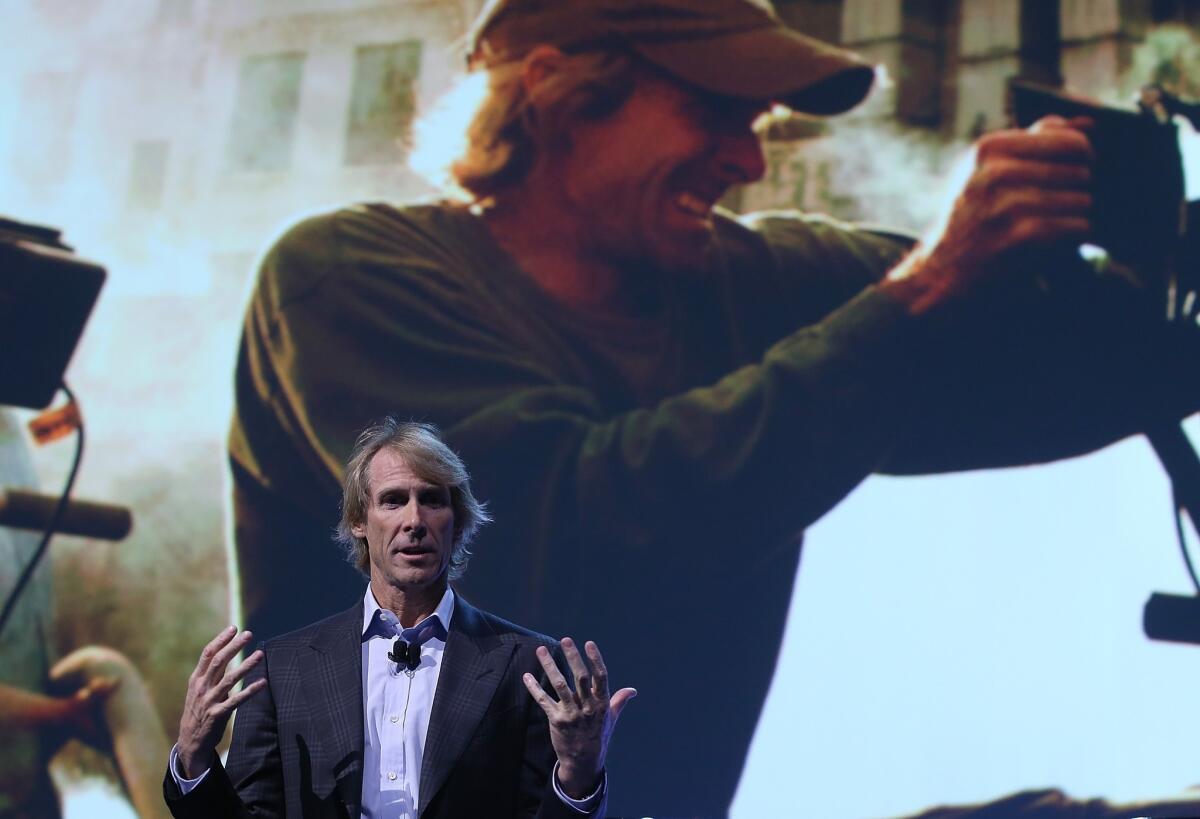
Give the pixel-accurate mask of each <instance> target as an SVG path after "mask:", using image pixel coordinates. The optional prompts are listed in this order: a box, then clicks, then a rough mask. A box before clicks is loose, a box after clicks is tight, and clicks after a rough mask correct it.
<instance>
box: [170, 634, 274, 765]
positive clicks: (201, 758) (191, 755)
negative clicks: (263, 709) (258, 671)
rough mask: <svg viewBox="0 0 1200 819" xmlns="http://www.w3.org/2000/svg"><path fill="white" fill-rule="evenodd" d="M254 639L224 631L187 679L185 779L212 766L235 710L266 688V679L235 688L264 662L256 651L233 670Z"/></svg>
mask: <svg viewBox="0 0 1200 819" xmlns="http://www.w3.org/2000/svg"><path fill="white" fill-rule="evenodd" d="M251 639H253V635H251V634H250V632H248V631H243V632H241V633H239V632H238V630H237V628H236V627H235V626H230V627H229V628H227V629H225V630H224V631H222V632H221V633H220V634H218V635H217V636H216V637H214V638H213V640H212V642H210V643H209V644H208V645H206V646H205V647H204V651H202V652H201V653H200V662H198V663H197V664H196V670H195V671H193V672H192V676H191V677H189V678H188V692H187V700H185V701H184V704H183V716H182V717H180V719H179V740H178V741H177V743H176V748H177V749H178V753H179V767H180V768H181V769H182V770H180V771H179V773H181V774H182V775H183V776H184V778H185V779H194V778H196V777H197V776H199V775H200V774H202V773H204V772H205V771H206V770H208V769H209V767H211V765H212V759H213V754H214V753H216V750H217V743H219V742H220V741H221V736H222V735H223V734H224V733H225V726H226V725H227V724H228V723H229V717H230V715H232V714H233V712H234V710H235V709H236V708H237V707H238V706H239V705H241V704H242V703H243V702H245V701H246V700H247V699H249V698H250V697H252V696H254V695H255V694H257V693H258V692H259V691H261V690H262V689H263V688H264V687H265V686H266V684H267V681H266V679H265V678H263V679H258V680H255V681H254V682H252V683H250V685H247V686H245V687H244V688H242V689H241V690H240V691H234V690H233V688H234V686H235V685H237V684H238V683H239V682H240V681H241V680H243V679H244V678H245V677H246V675H247V674H248V673H250V670H251V669H253V668H254V666H256V665H258V664H259V663H260V662H262V659H263V653H262V651H255V652H254V653H253V654H251V655H250V656H249V657H247V658H246V659H245V660H243V661H242V662H240V663H238V664H237V665H236V666H234V667H233V668H226V666H228V665H229V662H230V660H232V659H233V658H234V657H235V656H237V654H238V652H239V651H241V650H242V649H243V648H245V647H246V645H248V644H249V643H250V641H251Z"/></svg>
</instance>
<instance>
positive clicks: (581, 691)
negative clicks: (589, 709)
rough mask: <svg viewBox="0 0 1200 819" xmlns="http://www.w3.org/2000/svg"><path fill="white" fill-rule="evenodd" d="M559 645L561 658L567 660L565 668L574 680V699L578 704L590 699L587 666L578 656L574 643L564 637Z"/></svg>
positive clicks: (590, 681) (590, 687)
mask: <svg viewBox="0 0 1200 819" xmlns="http://www.w3.org/2000/svg"><path fill="white" fill-rule="evenodd" d="M560 645H561V646H562V650H563V656H565V657H566V658H567V667H568V668H570V669H571V676H572V677H574V678H575V699H576V700H577V701H580V702H582V701H583V700H584V699H590V698H591V696H592V679H591V675H590V674H589V673H588V668H587V664H586V663H585V662H584V661H583V657H582V656H580V654H579V649H578V648H576V646H575V641H574V640H572V639H571V638H570V637H564V638H562V640H561V641H560Z"/></svg>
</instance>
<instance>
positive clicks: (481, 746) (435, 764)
mask: <svg viewBox="0 0 1200 819" xmlns="http://www.w3.org/2000/svg"><path fill="white" fill-rule="evenodd" d="M488 519H489V518H488V515H487V512H486V511H485V509H484V508H483V505H482V504H480V503H479V502H478V501H476V499H475V498H474V496H473V495H472V493H471V489H470V483H469V479H468V475H467V471H466V468H465V466H464V465H463V463H462V461H461V460H460V459H459V458H458V456H457V455H455V454H454V453H453V452H452V451H451V450H450V449H449V448H448V447H446V445H445V444H444V443H442V441H441V440H440V439H439V438H438V437H437V434H436V431H435V430H434V429H433V428H432V427H429V426H426V425H422V424H415V423H407V424H404V423H398V422H397V421H395V420H394V419H391V418H389V419H385V421H383V422H382V423H380V424H378V425H376V426H373V427H371V428H369V429H367V430H366V431H365V432H364V433H363V434H362V435H361V436H360V437H359V440H358V443H357V444H356V446H355V448H354V452H353V454H352V455H351V458H350V461H349V463H348V464H347V466H346V478H345V484H344V495H343V511H342V521H341V524H340V525H339V530H338V533H339V539H340V540H341V541H342V542H343V543H344V544H345V545H346V547H347V550H348V553H349V556H350V558H351V560H352V562H354V563H355V565H356V566H357V567H358V568H359V569H360V570H361V571H363V572H364V574H366V575H367V576H368V577H369V579H370V583H369V585H368V588H367V590H366V593H365V594H364V597H363V600H362V601H361V602H359V603H357V604H355V606H354V607H352V608H351V609H349V610H347V611H345V612H342V613H341V614H338V615H335V616H333V617H330V618H328V619H326V620H323V621H321V622H319V623H316V624H314V625H311V626H308V627H306V628H303V629H300V630H299V631H296V632H292V633H291V634H287V635H284V636H282V637H279V638H277V639H274V640H270V641H268V642H267V643H266V644H265V645H264V646H262V647H261V648H260V649H259V650H257V651H255V652H254V653H252V654H251V655H250V656H249V657H247V658H246V659H245V660H244V661H242V662H241V663H239V664H237V665H234V666H232V667H229V664H230V662H231V661H232V660H233V659H234V657H235V656H236V655H237V654H238V652H240V651H241V650H242V649H243V648H244V647H245V646H247V645H248V644H249V642H250V640H251V635H250V633H249V632H245V631H243V632H240V633H239V632H238V631H237V630H236V629H235V628H233V627H230V628H228V629H226V630H225V631H224V632H222V633H221V634H219V635H218V636H217V637H216V638H214V640H213V641H212V642H211V643H209V645H208V646H206V647H205V649H204V651H203V653H202V654H201V658H200V662H199V663H198V665H197V666H196V670H195V672H194V673H193V674H192V676H191V678H190V680H189V684H188V695H187V701H186V703H185V706H184V713H183V717H182V719H181V720H180V729H179V740H178V742H177V743H176V746H175V748H174V749H173V750H172V753H171V761H170V766H169V770H168V773H167V776H166V778H165V780H164V792H165V796H166V799H167V803H168V805H169V806H170V808H171V811H172V813H173V814H174V815H175V816H176V817H181V818H182V817H212V816H255V817H259V816H264V817H276V816H285V815H286V816H289V817H297V816H301V817H347V818H348V819H353V818H354V817H363V818H364V819H366V817H370V819H377V818H378V817H386V818H387V819H399V818H400V817H418V816H419V817H422V819H433V818H434V817H474V816H487V817H509V816H512V817H516V816H538V817H545V818H546V819H551V817H564V818H565V817H579V816H597V815H600V814H601V813H602V812H603V807H604V803H605V799H606V795H607V793H606V792H607V787H606V781H605V777H604V758H605V754H606V752H607V746H608V741H609V739H610V737H611V735H612V731H613V728H614V726H615V724H616V721H617V717H618V716H619V714H620V712H621V710H622V708H623V707H624V706H625V704H626V703H627V702H628V700H629V699H630V698H631V697H632V696H634V695H635V694H636V692H635V691H634V690H633V689H631V688H625V689H622V690H620V691H618V692H617V693H616V694H614V695H613V696H612V697H611V699H610V698H609V694H608V680H607V671H606V669H605V666H604V662H603V659H602V658H601V656H600V652H599V649H598V648H597V646H596V645H595V643H590V642H589V643H587V644H586V646H585V651H586V654H587V661H585V660H584V658H583V657H582V656H581V654H580V652H579V650H578V648H577V647H576V646H575V644H574V643H573V642H572V641H571V640H569V639H564V640H563V641H562V648H561V652H559V650H558V648H557V645H556V644H555V642H554V641H553V640H551V639H550V638H548V637H545V636H543V635H539V634H535V633H533V632H531V631H528V630H526V629H523V628H521V627H519V626H516V625H513V624H512V623H508V622H506V621H504V620H501V619H500V618H498V617H495V616H493V615H491V614H488V613H486V612H483V611H480V610H479V609H476V608H475V607H473V606H471V605H470V604H469V603H467V602H466V601H465V600H463V599H462V598H460V597H457V596H456V595H455V593H454V592H453V590H452V589H450V586H449V581H450V580H451V579H453V578H456V577H458V576H460V575H461V574H462V572H463V570H464V569H465V567H466V563H467V560H468V559H469V557H470V552H469V551H468V549H467V546H468V544H469V543H470V541H471V539H472V537H473V536H474V535H475V533H476V531H477V530H478V528H479V527H480V526H481V525H482V524H484V523H486V522H487V521H488ZM393 641H394V642H393ZM552 651H553V653H552ZM556 657H557V658H558V659H560V660H562V661H564V662H565V664H566V666H567V668H569V670H570V672H569V673H570V676H571V677H572V678H573V682H574V684H573V685H571V684H570V683H568V681H567V679H566V678H565V677H564V676H563V673H562V672H561V671H560V669H559V666H558V664H557V663H556V661H555V660H556ZM589 666H590V667H589ZM241 680H245V684H244V685H243V687H242V688H241V689H240V690H239V691H234V690H233V689H234V687H235V686H236V685H237V683H238V682H239V681H241ZM544 682H549V684H550V686H552V687H553V689H554V691H555V693H556V695H557V698H555V697H552V696H550V695H549V694H548V693H547V692H546V691H545V690H544V689H543V687H542V685H543V683H544ZM239 706H240V715H239V718H238V720H237V722H236V724H235V726H234V735H233V744H232V747H231V748H230V752H229V759H228V764H227V767H226V766H222V764H221V762H220V760H219V759H218V758H217V756H216V753H215V751H216V746H217V743H218V741H219V740H220V737H221V735H222V733H223V731H224V728H225V725H226V723H227V721H228V719H229V716H230V714H232V712H233V711H234V709H238V708H239Z"/></svg>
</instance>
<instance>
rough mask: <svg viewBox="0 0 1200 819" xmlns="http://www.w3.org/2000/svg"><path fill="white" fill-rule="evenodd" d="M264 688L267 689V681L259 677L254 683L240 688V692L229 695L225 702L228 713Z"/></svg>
mask: <svg viewBox="0 0 1200 819" xmlns="http://www.w3.org/2000/svg"><path fill="white" fill-rule="evenodd" d="M266 687H267V680H266V678H265V677H261V678H259V679H257V680H255V681H254V682H252V683H250V684H249V685H247V686H245V687H244V688H242V690H241V691H237V692H235V693H233V694H231V695H230V697H229V699H228V700H227V702H228V703H229V710H230V711H233V710H235V709H236V708H237V707H238V706H240V705H241V704H242V703H243V702H245V701H246V700H248V699H250V698H251V697H253V696H254V695H255V694H257V693H258V692H259V691H262V690H263V689H264V688H266Z"/></svg>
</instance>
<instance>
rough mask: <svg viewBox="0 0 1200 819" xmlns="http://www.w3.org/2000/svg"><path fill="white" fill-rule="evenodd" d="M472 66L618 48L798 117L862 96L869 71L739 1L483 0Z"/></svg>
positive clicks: (836, 108)
mask: <svg viewBox="0 0 1200 819" xmlns="http://www.w3.org/2000/svg"><path fill="white" fill-rule="evenodd" d="M470 43H471V45H470V54H471V57H470V59H471V62H472V63H476V64H479V63H482V64H483V65H490V64H496V63H500V62H504V61H507V60H511V59H515V58H518V57H522V56H524V55H525V54H527V53H528V52H529V51H530V50H532V49H533V48H534V47H535V46H537V45H541V44H550V45H554V46H557V47H559V48H561V49H562V50H564V51H583V50H587V49H596V48H611V47H617V48H627V49H629V50H631V51H633V52H634V53H636V54H637V55H638V56H640V57H642V58H643V59H645V60H647V61H649V62H651V63H653V64H654V65H656V66H658V67H659V68H661V69H663V70H664V71H666V72H667V73H669V74H671V75H672V76H675V77H677V78H678V79H680V80H682V81H684V82H686V83H688V84H690V85H693V86H695V87H697V88H702V89H704V90H705V91H709V92H711V93H713V94H720V95H722V96H728V97H739V98H743V99H753V100H761V99H769V100H772V101H776V102H780V103H783V104H785V105H787V106H789V107H790V108H792V109H793V110H796V111H802V112H804V113H808V114H822V115H826V114H840V113H842V112H844V111H848V110H849V109H851V108H853V107H854V106H856V105H858V103H860V102H862V100H863V99H864V98H865V97H866V96H867V92H868V91H869V90H870V89H871V84H872V82H873V80H874V77H875V69H874V67H873V66H871V65H870V64H868V63H866V62H865V61H863V59H862V58H861V57H859V56H858V55H856V54H854V53H853V52H850V51H846V50H844V49H841V48H837V47H835V46H832V45H829V44H828V43H823V42H821V41H820V40H814V39H813V38H811V37H806V36H804V35H803V34H801V33H800V32H798V31H796V30H795V29H792V28H789V27H787V26H786V25H784V24H783V22H782V21H781V20H780V19H779V18H778V17H776V16H775V15H774V14H773V13H772V12H771V11H769V10H768V9H766V8H764V7H762V6H757V5H754V4H752V3H748V2H744V0H650V2H637V0H492V1H491V2H489V3H488V5H487V7H486V8H485V9H484V10H483V12H482V13H481V14H480V16H479V18H478V20H477V22H476V25H475V29H474V31H473V32H472V34H471V38H470Z"/></svg>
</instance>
